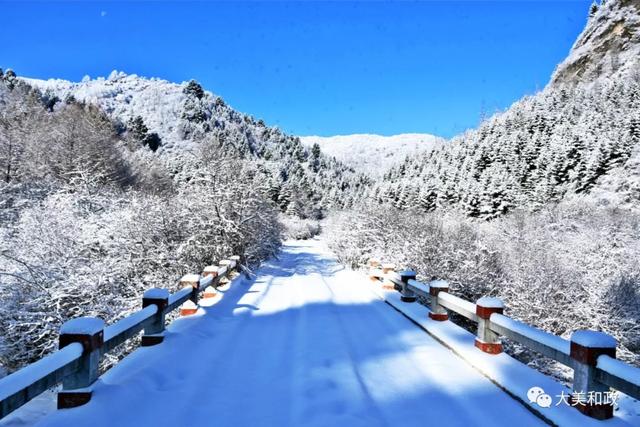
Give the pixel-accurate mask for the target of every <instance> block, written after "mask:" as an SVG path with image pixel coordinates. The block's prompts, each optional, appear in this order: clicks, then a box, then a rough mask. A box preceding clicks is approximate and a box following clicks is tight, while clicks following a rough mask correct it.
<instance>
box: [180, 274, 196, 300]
mask: <svg viewBox="0 0 640 427" xmlns="http://www.w3.org/2000/svg"><path fill="white" fill-rule="evenodd" d="M179 285H180V288H186V287H188V286H191V288H192V289H193V290H192V291H191V301H193V303H194V304H198V293H199V292H200V276H199V275H197V274H185V275H184V276H182V279H180V284H179Z"/></svg>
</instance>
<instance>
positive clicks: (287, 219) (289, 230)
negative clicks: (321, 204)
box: [280, 215, 321, 240]
mask: <svg viewBox="0 0 640 427" xmlns="http://www.w3.org/2000/svg"><path fill="white" fill-rule="evenodd" d="M280 222H281V223H282V225H283V226H284V237H285V238H286V239H301V240H307V239H310V238H312V237H314V236H317V235H318V234H320V231H321V227H320V223H319V222H318V221H316V220H312V219H300V218H297V217H291V216H287V215H281V216H280Z"/></svg>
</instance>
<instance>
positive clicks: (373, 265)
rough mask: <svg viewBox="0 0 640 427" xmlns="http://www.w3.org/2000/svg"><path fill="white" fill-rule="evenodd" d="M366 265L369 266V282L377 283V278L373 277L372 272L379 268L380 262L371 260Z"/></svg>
mask: <svg viewBox="0 0 640 427" xmlns="http://www.w3.org/2000/svg"><path fill="white" fill-rule="evenodd" d="M368 265H369V280H371V281H372V282H377V281H378V277H377V276H374V271H375V270H377V269H378V268H379V267H380V261H379V260H377V259H375V258H371V259H370V260H369V262H368Z"/></svg>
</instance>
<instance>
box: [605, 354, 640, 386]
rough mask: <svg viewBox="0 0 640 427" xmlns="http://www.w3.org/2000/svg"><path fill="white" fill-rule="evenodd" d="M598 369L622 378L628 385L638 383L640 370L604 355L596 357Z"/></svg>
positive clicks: (639, 381)
mask: <svg viewBox="0 0 640 427" xmlns="http://www.w3.org/2000/svg"><path fill="white" fill-rule="evenodd" d="M598 368H600V369H602V370H604V371H607V372H609V373H610V374H612V375H616V376H618V377H620V378H623V379H625V380H626V381H629V382H630V383H634V384H639V383H640V368H636V367H635V366H631V365H629V364H627V363H624V362H622V361H620V360H618V359H614V358H613V357H611V356H607V355H606V354H603V355H601V356H599V357H598Z"/></svg>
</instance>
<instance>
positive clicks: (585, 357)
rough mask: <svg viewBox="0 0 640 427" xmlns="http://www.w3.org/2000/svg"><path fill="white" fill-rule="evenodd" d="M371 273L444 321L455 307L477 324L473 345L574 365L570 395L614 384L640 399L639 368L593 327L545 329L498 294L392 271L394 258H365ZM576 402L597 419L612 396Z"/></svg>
mask: <svg viewBox="0 0 640 427" xmlns="http://www.w3.org/2000/svg"><path fill="white" fill-rule="evenodd" d="M369 267H370V271H369V277H370V278H371V279H372V280H374V281H380V282H381V283H382V287H383V288H385V289H387V290H391V289H395V290H397V291H399V292H400V294H401V300H402V301H404V302H407V303H411V302H415V301H416V300H417V297H421V298H423V299H424V300H426V301H428V305H429V310H430V311H429V317H430V318H431V319H433V320H435V321H446V320H448V319H449V312H454V313H457V314H458V315H460V316H462V317H465V318H467V319H469V320H471V321H472V322H476V323H477V324H478V328H477V337H476V340H475V346H476V347H477V348H478V350H479V351H483V352H485V353H489V354H499V353H501V352H502V343H501V341H500V337H505V338H507V339H510V340H512V341H515V342H518V343H520V344H522V345H523V346H525V347H527V348H529V349H531V350H533V351H535V352H537V353H539V354H541V355H543V356H546V357H548V358H550V359H553V360H555V361H557V362H559V363H561V364H563V365H565V366H568V367H570V368H572V369H573V390H574V395H575V394H580V395H588V394H589V393H590V392H593V393H598V392H599V393H602V395H603V396H609V395H610V394H609V393H606V392H608V391H609V390H610V388H613V389H615V390H618V391H620V392H622V393H624V394H626V395H628V396H631V397H633V398H635V399H640V369H639V368H636V367H634V366H631V365H629V364H626V363H624V362H622V361H620V360H617V359H616V358H615V357H616V340H615V339H614V338H613V337H611V336H610V335H607V334H604V333H602V332H597V331H588V330H580V331H575V332H574V333H573V335H572V336H571V339H570V340H567V339H564V338H562V337H559V336H556V335H553V334H551V333H549V332H545V331H543V330H541V329H538V328H535V327H533V326H530V325H527V324H525V323H522V322H520V321H518V320H515V319H512V318H510V317H508V316H505V315H504V313H503V312H504V304H503V302H502V301H501V300H499V299H498V298H487V297H484V298H480V299H479V300H478V301H476V302H475V303H473V302H470V301H467V300H465V299H462V298H460V297H457V296H455V295H452V294H450V293H449V284H448V283H447V282H446V281H444V280H433V281H431V282H428V283H423V282H419V281H417V280H416V273H415V272H414V271H409V270H407V271H400V272H396V271H395V265H393V264H381V263H380V262H379V261H377V260H370V261H369ZM575 407H576V408H577V409H578V410H580V411H581V412H583V413H584V414H586V415H588V416H590V417H592V418H596V419H608V418H611V417H612V416H613V405H612V404H611V402H609V401H606V399H605V400H604V401H601V402H589V401H585V402H580V404H577V405H575Z"/></svg>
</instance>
